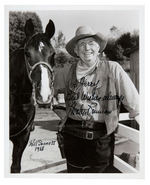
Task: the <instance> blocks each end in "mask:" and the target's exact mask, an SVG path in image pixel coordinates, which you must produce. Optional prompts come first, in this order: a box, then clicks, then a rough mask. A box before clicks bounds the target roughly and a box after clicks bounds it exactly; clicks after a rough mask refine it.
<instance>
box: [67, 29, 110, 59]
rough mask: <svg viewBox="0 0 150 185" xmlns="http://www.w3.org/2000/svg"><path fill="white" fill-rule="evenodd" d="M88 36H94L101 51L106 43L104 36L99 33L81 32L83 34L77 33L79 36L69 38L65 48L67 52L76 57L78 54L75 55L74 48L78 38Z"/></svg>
mask: <svg viewBox="0 0 150 185" xmlns="http://www.w3.org/2000/svg"><path fill="white" fill-rule="evenodd" d="M88 37H93V38H95V40H96V42H97V43H98V44H99V46H100V50H99V52H100V53H101V52H102V51H103V50H104V49H105V47H106V45H107V40H106V38H105V37H104V36H103V35H102V34H101V33H99V32H98V33H96V34H95V35H91V34H83V35H79V36H75V37H74V38H73V39H71V40H70V41H69V42H68V43H67V45H66V50H67V51H68V53H69V54H70V55H72V56H73V57H76V58H78V56H77V55H76V53H75V52H74V48H75V46H76V44H77V42H78V41H79V40H80V39H84V38H88Z"/></svg>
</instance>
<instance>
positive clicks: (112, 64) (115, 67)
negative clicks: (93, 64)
mask: <svg viewBox="0 0 150 185" xmlns="http://www.w3.org/2000/svg"><path fill="white" fill-rule="evenodd" d="M99 67H100V69H101V70H103V71H105V75H106V74H108V75H109V77H112V78H113V79H115V78H116V76H118V74H119V73H120V72H121V71H122V67H121V65H120V64H119V63H118V62H116V61H110V60H109V61H108V60H103V61H101V65H99Z"/></svg>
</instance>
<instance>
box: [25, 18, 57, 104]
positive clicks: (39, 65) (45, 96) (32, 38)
mask: <svg viewBox="0 0 150 185" xmlns="http://www.w3.org/2000/svg"><path fill="white" fill-rule="evenodd" d="M54 33H55V26H54V23H53V21H52V20H49V23H48V24H47V26H46V29H45V32H44V33H37V34H34V25H33V23H32V20H31V19H29V20H27V22H26V24H25V34H26V37H27V38H28V41H27V42H26V44H25V46H24V56H25V63H26V68H27V72H28V77H29V79H30V81H31V83H32V84H33V87H34V91H35V99H36V102H37V103H38V104H49V103H51V101H52V98H53V93H54V90H53V80H54V79H53V78H54V74H53V66H54V55H55V52H54V48H53V47H52V45H51V42H50V39H51V38H52V36H53V35H54Z"/></svg>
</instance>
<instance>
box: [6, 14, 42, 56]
mask: <svg viewBox="0 0 150 185" xmlns="http://www.w3.org/2000/svg"><path fill="white" fill-rule="evenodd" d="M30 18H31V19H32V21H33V24H34V26H35V29H34V31H35V33H36V32H42V31H43V29H42V23H41V20H40V18H39V16H38V15H37V14H36V13H34V12H16V11H10V12H9V50H10V53H11V52H13V51H14V50H16V49H18V48H19V47H22V46H24V43H25V42H26V36H25V33H24V26H25V22H26V20H28V19H30Z"/></svg>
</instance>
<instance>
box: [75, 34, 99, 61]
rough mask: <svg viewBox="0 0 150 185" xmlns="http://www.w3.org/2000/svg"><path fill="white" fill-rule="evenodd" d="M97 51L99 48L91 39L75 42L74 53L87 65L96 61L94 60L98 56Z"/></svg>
mask: <svg viewBox="0 0 150 185" xmlns="http://www.w3.org/2000/svg"><path fill="white" fill-rule="evenodd" d="M99 49H100V46H99V44H98V43H97V42H96V40H95V39H94V38H92V37H88V38H85V39H81V40H79V41H78V42H77V45H76V47H75V52H76V54H77V55H78V56H79V57H80V58H81V60H82V61H84V62H86V63H88V62H95V61H96V58H97V56H98V55H99Z"/></svg>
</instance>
